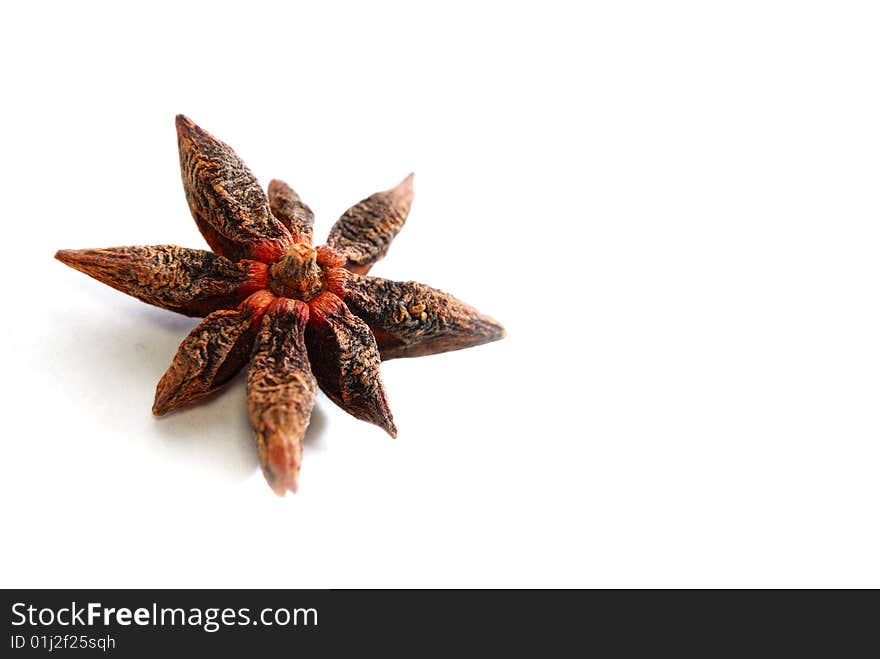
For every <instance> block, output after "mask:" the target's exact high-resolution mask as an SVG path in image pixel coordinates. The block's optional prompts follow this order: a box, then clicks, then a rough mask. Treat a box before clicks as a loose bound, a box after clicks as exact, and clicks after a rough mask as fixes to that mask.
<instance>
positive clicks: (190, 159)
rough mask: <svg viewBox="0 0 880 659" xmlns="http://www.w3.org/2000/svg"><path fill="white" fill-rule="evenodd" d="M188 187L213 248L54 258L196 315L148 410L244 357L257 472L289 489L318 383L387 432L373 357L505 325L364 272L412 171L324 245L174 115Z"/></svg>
mask: <svg viewBox="0 0 880 659" xmlns="http://www.w3.org/2000/svg"><path fill="white" fill-rule="evenodd" d="M177 137H178V147H179V151H180V169H181V176H182V179H183V187H184V192H185V194H186V199H187V202H188V203H189V207H190V211H191V212H192V215H193V218H194V219H195V221H196V225H197V226H198V228H199V230H200V231H201V233H202V235H203V236H204V237H205V240H206V241H207V242H208V244H209V245H210V246H211V249H212V250H213V253H211V252H205V251H202V250H195V249H187V248H184V247H176V246H174V245H157V246H147V247H110V248H105V249H79V250H60V251H59V252H58V253H57V254H56V255H55V257H56V258H57V259H58V260H60V261H62V262H63V263H65V264H67V265H69V266H70V267H72V268H75V269H77V270H79V271H81V272H84V273H85V274H87V275H89V276H91V277H94V278H95V279H97V280H98V281H100V282H103V283H105V284H107V285H109V286H112V287H113V288H115V289H117V290H119V291H122V292H124V293H128V294H129V295H132V296H134V297H136V298H138V299H139V300H142V301H144V302H147V303H148V304H153V305H155V306H158V307H162V308H163V309H169V310H171V311H176V312H178V313H182V314H186V315H188V316H205V318H204V320H203V321H202V322H201V323H200V324H199V325H198V326H197V327H196V328H194V329H193V330H192V332H190V334H189V335H188V336H187V337H186V338H185V339H184V340H183V342H182V343H181V344H180V347H179V348H178V351H177V354H176V355H175V356H174V358H173V360H172V363H171V366H170V367H169V368H168V371H167V372H166V373H165V375H163V376H162V379H161V380H160V381H159V385H158V386H157V388H156V397H155V402H154V405H153V412H154V413H155V414H157V415H162V414H166V413H167V412H170V411H172V410H176V409H178V408H181V407H185V406H187V405H191V404H193V403H196V402H198V401H199V400H201V399H202V398H204V397H205V396H209V395H210V394H212V393H213V392H215V391H217V390H218V389H219V388H221V387H222V386H223V385H224V384H226V383H227V382H228V381H229V380H230V379H231V378H232V377H233V376H234V375H235V374H236V373H238V372H239V371H240V370H241V369H242V368H243V367H244V366H245V365H246V364H248V362H250V367H249V370H248V378H247V399H248V412H249V415H250V419H251V424H252V426H253V429H254V438H255V440H256V444H257V452H258V455H259V458H260V465H261V467H262V469H263V474H264V475H265V477H266V480H267V482H268V483H269V485H270V486H271V487H272V489H273V490H274V491H275V492H276V493H277V494H279V495H283V494H285V493H286V492H287V491H292V492H295V491H296V490H297V488H298V484H299V473H300V466H301V463H302V440H303V436H304V435H305V432H306V429H307V427H308V424H309V419H310V416H311V412H312V408H313V407H314V405H315V394H316V391H317V387H320V388H321V389H322V390H323V391H324V393H326V394H327V396H328V397H329V398H330V399H331V400H332V401H334V402H335V403H336V404H337V405H339V406H340V407H342V408H343V409H344V410H345V411H347V412H348V413H349V414H351V415H353V416H355V417H356V418H358V419H362V420H364V421H369V422H371V423H374V424H376V425H377V426H379V427H380V428H382V429H384V430H385V431H386V432H388V434H390V435H391V436H392V437H395V436H397V428H396V427H395V425H394V420H393V418H392V415H391V409H390V407H389V404H388V398H387V395H386V393H385V387H384V385H383V383H382V378H381V375H380V363H381V361H382V360H383V359H392V358H395V357H417V356H422V355H430V354H436V353H440V352H446V351H448V350H458V349H461V348H468V347H471V346H476V345H480V344H482V343H488V342H490V341H495V340H497V339H500V338H502V337H503V336H504V328H502V327H501V325H500V324H499V323H498V322H497V321H495V320H493V319H492V318H490V317H488V316H485V315H483V314H481V313H480V312H479V311H477V310H476V309H474V308H473V307H471V306H469V305H467V304H465V303H463V302H461V301H459V300H457V299H456V298H454V297H453V296H451V295H449V294H448V293H444V292H442V291H439V290H437V289H434V288H431V287H429V286H425V285H424V284H419V283H417V282H397V281H391V280H388V279H381V278H378V277H371V276H367V275H366V273H367V272H368V271H369V270H370V268H372V266H373V264H375V263H376V262H377V261H379V260H380V259H382V258H383V257H384V256H385V254H386V253H387V251H388V248H389V246H390V245H391V242H392V240H393V239H394V237H395V236H396V235H397V234H398V232H399V231H400V230H401V228H402V227H403V225H404V223H405V222H406V218H407V216H408V214H409V210H410V206H411V204H412V199H413V176H412V174H410V175H409V176H408V177H407V178H406V179H404V180H403V181H402V182H401V183H400V184H399V185H397V186H395V187H394V188H391V189H390V190H386V191H384V192H378V193H376V194H374V195H371V196H370V197H367V198H366V199H364V200H363V201H361V202H359V203H357V204H355V205H354V206H352V207H351V208H350V209H349V210H347V211H346V212H345V213H344V214H343V215H342V217H340V218H339V220H338V221H337V222H336V224H334V225H333V228H332V229H331V231H330V235H329V236H328V239H327V244H326V245H319V246H317V247H313V246H312V227H313V223H314V215H313V213H312V211H311V209H310V208H309V207H308V206H306V205H305V204H304V203H303V202H302V200H301V199H300V198H299V195H297V194H296V192H294V190H293V188H291V187H290V186H289V185H287V184H286V183H283V182H282V181H279V180H277V179H276V180H273V181H272V182H271V183H270V184H269V188H268V195H267V194H266V193H264V192H263V190H262V188H261V187H260V186H259V184H258V182H257V180H256V178H255V177H254V175H253V174H252V173H251V172H250V170H249V169H248V168H247V167H246V166H245V164H244V163H243V162H242V161H241V159H240V158H239V157H238V156H237V155H236V154H235V152H234V151H233V150H232V149H231V148H230V147H228V146H227V145H226V144H224V143H223V142H221V141H219V140H217V139H216V138H214V137H213V136H211V135H210V134H209V133H208V132H207V131H205V130H203V129H202V128H200V127H199V126H197V125H195V124H194V123H193V122H192V121H190V120H189V119H187V118H186V117H184V116H182V115H181V116H178V117H177Z"/></svg>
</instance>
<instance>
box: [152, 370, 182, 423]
mask: <svg viewBox="0 0 880 659" xmlns="http://www.w3.org/2000/svg"><path fill="white" fill-rule="evenodd" d="M164 382H165V378H164V377H163V378H162V380H160V381H159V385H158V386H157V387H156V398H155V399H154V400H153V416H165V415H166V414H168V413H169V412H171V411H172V410H176V409H177V408H178V407H180V405H179V404H176V403H175V400H174V391H173V390H170V389H168V388H165V387H163V383H164Z"/></svg>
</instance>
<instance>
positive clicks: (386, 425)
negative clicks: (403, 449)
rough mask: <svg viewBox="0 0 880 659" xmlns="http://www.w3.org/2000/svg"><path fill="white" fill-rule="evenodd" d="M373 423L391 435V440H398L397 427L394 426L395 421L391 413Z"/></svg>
mask: <svg viewBox="0 0 880 659" xmlns="http://www.w3.org/2000/svg"><path fill="white" fill-rule="evenodd" d="M373 423H375V424H376V425H377V426H379V427H380V428H381V429H382V430H384V431H385V432H387V433H388V434H389V435H391V439H397V426H395V425H394V419H392V418H391V412H390V411H389V412H386V413H385V414H383V416H382V418H379V419H374V420H373Z"/></svg>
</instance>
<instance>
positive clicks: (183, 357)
mask: <svg viewBox="0 0 880 659" xmlns="http://www.w3.org/2000/svg"><path fill="white" fill-rule="evenodd" d="M274 298H275V296H274V295H272V294H271V293H270V292H269V291H257V292H256V293H254V294H253V295H251V296H250V297H249V298H248V299H247V300H245V301H244V302H242V303H241V305H240V306H239V307H238V308H237V309H224V310H221V311H215V312H214V313H212V314H210V315H209V316H208V317H207V318H205V319H204V320H203V321H202V322H201V323H199V325H198V326H197V327H196V328H195V329H193V331H192V332H190V333H189V336H187V337H186V338H185V339H184V340H183V343H181V344H180V347H179V348H178V349H177V354H176V355H174V359H173V361H172V362H171V366H170V367H169V368H168V370H167V371H166V372H165V375H163V376H162V379H161V380H159V384H158V386H157V387H156V400H155V402H154V403H153V414H155V415H157V416H159V415H162V414H166V413H168V412H170V411H171V410H174V409H177V408H179V407H183V406H185V405H192V404H193V403H195V402H196V401H199V400H201V399H202V398H204V397H205V396H207V395H209V394H211V393H213V392H215V391H217V389H219V388H220V387H222V386H223V385H224V384H226V383H227V382H228V381H229V380H230V379H231V378H232V377H233V376H234V375H235V374H236V373H238V371H239V370H241V367H242V366H244V365H245V364H246V363H247V361H248V358H249V357H250V354H251V347H252V346H253V344H254V337H256V334H257V330H258V329H259V326H260V320H262V317H263V313H265V311H266V308H267V307H268V306H269V304H270V303H271V302H272V300H273V299H274Z"/></svg>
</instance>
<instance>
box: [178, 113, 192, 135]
mask: <svg viewBox="0 0 880 659" xmlns="http://www.w3.org/2000/svg"><path fill="white" fill-rule="evenodd" d="M174 125H175V126H176V127H177V132H180V131H182V130H192V129H193V128H197V126H196V124H195V123H194V122H193V120H192V119H190V118H189V117H187V116H186V115H185V114H179V115H177V116H176V117H174Z"/></svg>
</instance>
